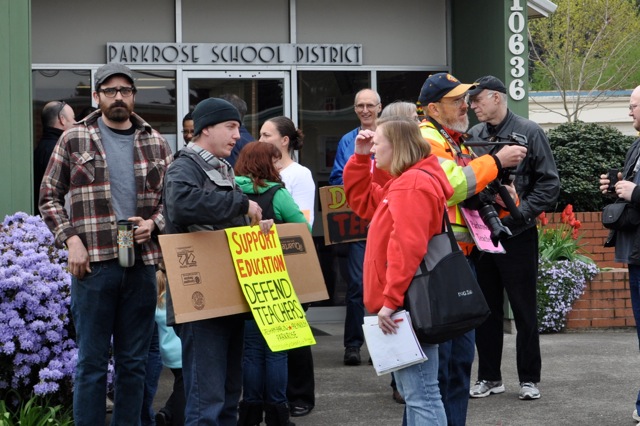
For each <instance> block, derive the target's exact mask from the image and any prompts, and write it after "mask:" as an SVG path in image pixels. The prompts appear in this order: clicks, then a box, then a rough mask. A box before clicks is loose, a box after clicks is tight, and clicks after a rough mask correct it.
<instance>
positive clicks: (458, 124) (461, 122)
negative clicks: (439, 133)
mask: <svg viewBox="0 0 640 426" xmlns="http://www.w3.org/2000/svg"><path fill="white" fill-rule="evenodd" d="M440 124H442V125H443V126H444V127H446V128H448V129H451V130H453V131H456V132H458V133H464V132H466V131H467V130H468V129H469V117H468V116H467V115H466V114H465V115H464V117H461V118H460V119H453V120H449V119H446V120H445V119H444V117H443V119H442V123H440Z"/></svg>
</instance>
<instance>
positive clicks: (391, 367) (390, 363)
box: [362, 311, 427, 376]
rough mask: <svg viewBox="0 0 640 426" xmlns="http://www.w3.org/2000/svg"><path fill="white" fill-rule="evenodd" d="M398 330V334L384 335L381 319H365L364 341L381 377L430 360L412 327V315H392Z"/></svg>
mask: <svg viewBox="0 0 640 426" xmlns="http://www.w3.org/2000/svg"><path fill="white" fill-rule="evenodd" d="M391 318H393V319H394V321H396V323H397V324H398V326H399V327H398V328H397V329H396V331H397V333H396V334H384V333H383V332H382V330H381V329H380V327H379V326H378V317H377V316H367V317H364V324H363V325H362V329H363V330H364V338H365V340H366V342H367V348H368V349H369V355H371V361H372V362H373V367H374V368H375V370H376V373H377V374H378V376H381V375H383V374H386V373H391V372H392V371H396V370H400V369H402V368H405V367H408V366H410V365H414V364H419V363H421V362H424V361H426V360H427V356H426V355H425V354H424V352H423V350H422V347H421V346H420V342H419V341H418V338H417V337H416V334H415V332H414V331H413V327H412V326H411V316H409V312H407V311H400V312H396V313H395V314H393V315H391Z"/></svg>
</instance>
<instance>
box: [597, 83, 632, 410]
mask: <svg viewBox="0 0 640 426" xmlns="http://www.w3.org/2000/svg"><path fill="white" fill-rule="evenodd" d="M629 117H631V118H633V128H634V129H636V130H637V131H640V86H638V87H636V88H635V89H634V90H633V92H632V93H631V97H630V98H629ZM639 169H640V139H636V141H635V142H634V143H633V144H632V145H631V147H630V148H629V150H628V151H627V155H626V158H625V161H624V168H623V169H622V172H619V173H618V182H617V183H616V184H615V187H614V193H615V195H617V196H618V197H619V198H622V199H623V200H626V201H629V202H631V204H632V206H634V207H635V208H637V209H640V186H638V184H640V173H638V170H639ZM608 186H609V178H608V177H607V175H604V174H603V175H601V176H600V191H602V193H603V194H605V193H607V188H608ZM608 242H609V243H610V244H613V245H615V248H616V255H615V260H616V262H620V263H626V264H627V265H628V267H629V291H630V292H631V308H632V309H633V316H634V318H635V320H636V332H637V334H638V342H640V228H636V229H629V230H625V231H611V234H610V236H609V238H608ZM639 411H640V392H638V397H637V399H636V409H635V410H634V411H633V419H634V420H635V421H640V415H639V414H638V412H639Z"/></svg>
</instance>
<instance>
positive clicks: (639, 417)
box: [632, 410, 640, 422]
mask: <svg viewBox="0 0 640 426" xmlns="http://www.w3.org/2000/svg"><path fill="white" fill-rule="evenodd" d="M632 417H633V420H635V421H636V422H640V416H639V415H638V410H633V415H632Z"/></svg>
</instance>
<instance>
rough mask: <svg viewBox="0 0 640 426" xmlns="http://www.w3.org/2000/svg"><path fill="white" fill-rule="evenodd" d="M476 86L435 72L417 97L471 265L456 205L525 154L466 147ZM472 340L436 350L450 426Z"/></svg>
mask: <svg viewBox="0 0 640 426" xmlns="http://www.w3.org/2000/svg"><path fill="white" fill-rule="evenodd" d="M474 88H475V86H474V85H472V84H464V83H461V82H460V81H458V79H457V78H455V77H454V76H453V75H451V74H447V73H437V74H432V75H430V76H429V77H428V78H427V79H426V80H425V82H424V84H423V85H422V89H421V90H420V95H419V97H418V101H419V102H420V103H421V104H422V108H423V110H424V112H425V115H426V116H427V118H426V119H425V120H423V121H422V123H420V131H421V132H422V136H423V137H424V138H425V140H426V141H428V142H429V143H430V144H431V153H432V154H434V155H435V156H437V157H440V165H441V166H442V168H443V169H444V171H445V174H446V175H447V178H448V179H449V183H450V184H451V186H452V187H453V189H454V194H453V196H452V197H451V198H450V199H449V200H448V204H449V219H450V220H451V223H452V229H453V232H454V234H455V236H456V239H457V241H458V244H459V245H460V248H461V249H462V251H463V252H464V253H465V255H466V256H467V259H468V260H469V261H470V262H472V261H471V259H470V258H469V256H470V254H471V251H472V249H473V247H474V242H473V238H472V237H471V234H470V233H469V230H468V229H467V224H466V222H465V220H464V217H463V216H462V213H461V211H460V209H459V204H460V203H462V202H463V201H465V200H466V199H468V198H471V197H472V196H474V195H475V194H477V193H479V192H480V191H482V190H483V189H484V188H485V187H486V186H487V185H488V184H489V183H490V182H491V181H493V180H494V179H496V177H497V176H498V173H499V171H500V170H501V169H502V168H503V167H513V166H516V165H517V164H518V163H520V161H521V160H522V159H523V158H524V156H525V154H526V151H527V150H526V149H525V148H523V147H520V146H508V147H505V149H503V150H501V151H500V152H499V153H497V154H495V155H489V154H487V155H482V156H476V155H474V153H473V151H472V150H471V149H470V148H468V147H467V146H465V141H466V139H465V132H466V131H467V129H468V127H469V118H468V116H467V112H468V105H467V99H468V94H467V91H468V90H471V89H474ZM474 336H475V334H474V331H473V330H472V331H470V332H468V333H466V334H464V335H462V336H459V337H456V338H454V339H452V340H449V341H447V342H444V343H442V344H440V345H439V347H438V362H439V366H438V384H439V387H440V393H441V395H442V402H443V404H444V408H445V411H446V413H447V423H448V425H450V426H454V425H455V426H463V425H465V424H466V418H467V406H468V402H469V388H470V382H471V366H472V364H473V358H474V355H475V349H474V340H475V337H474Z"/></svg>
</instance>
